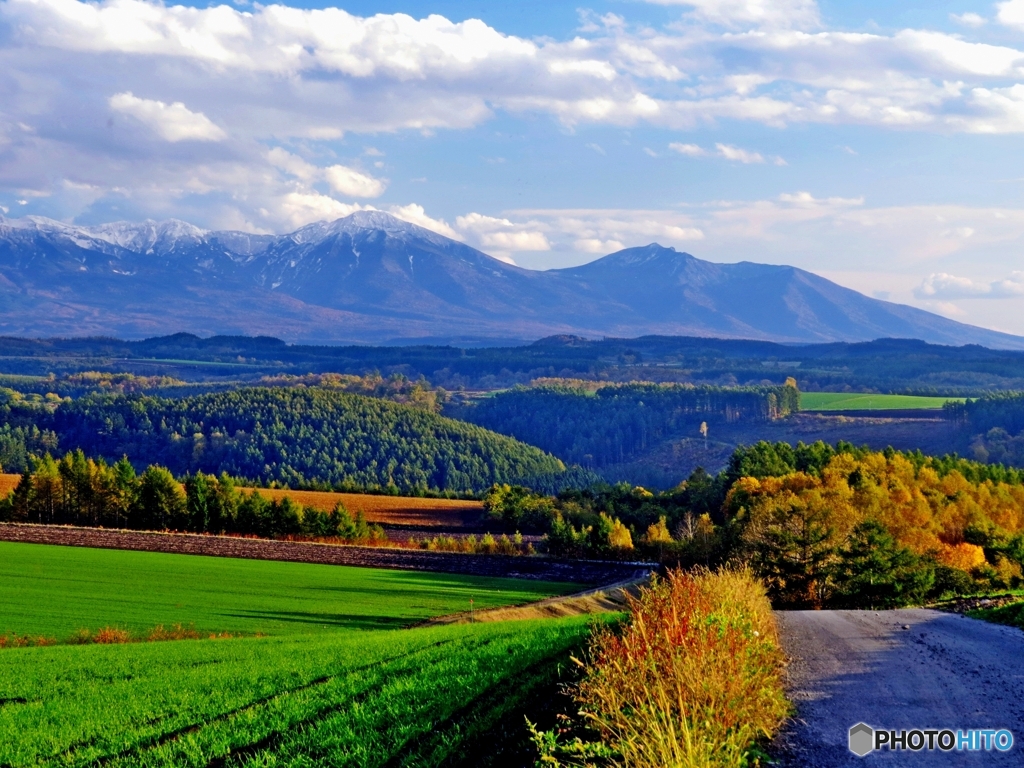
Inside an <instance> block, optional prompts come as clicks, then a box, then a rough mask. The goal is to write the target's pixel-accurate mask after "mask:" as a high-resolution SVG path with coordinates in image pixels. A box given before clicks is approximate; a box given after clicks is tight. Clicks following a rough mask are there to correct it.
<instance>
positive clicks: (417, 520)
mask: <svg viewBox="0 0 1024 768" xmlns="http://www.w3.org/2000/svg"><path fill="white" fill-rule="evenodd" d="M255 490H256V492H257V493H259V494H260V495H262V496H265V497H266V498H268V499H271V500H280V499H283V498H284V497H285V496H287V497H288V498H290V499H291V500H292V501H294V502H295V503H296V504H301V505H302V506H304V507H313V508H315V509H320V510H323V511H324V512H330V511H331V510H332V509H334V506H335V505H336V504H337V503H338V502H339V501H340V502H341V503H342V504H344V505H345V509H347V510H348V511H349V512H350V513H351V514H352V515H353V516H354V515H355V514H356V513H357V512H362V513H363V517H365V518H366V522H368V523H372V524H376V525H407V526H413V527H417V528H441V527H444V528H463V527H471V526H474V525H476V524H477V523H478V522H479V520H480V516H481V515H482V514H483V511H484V505H483V502H479V501H463V500H458V499H422V498H418V497H413V496H374V495H372V494H367V493H330V492H327V491H291V490H286V489H281V488H257V489H255Z"/></svg>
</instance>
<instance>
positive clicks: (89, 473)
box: [0, 450, 384, 541]
mask: <svg viewBox="0 0 1024 768" xmlns="http://www.w3.org/2000/svg"><path fill="white" fill-rule="evenodd" d="M33 465H34V466H33V468H32V470H31V471H29V470H26V471H25V473H24V474H23V475H22V477H21V480H20V481H19V483H18V485H17V487H16V488H15V489H14V491H12V492H11V494H10V495H9V496H8V497H7V498H6V499H3V500H0V520H4V521H10V522H31V523H46V524H64V525H87V526H98V527H116V528H131V529H136V530H176V531H190V532H194V533H216V534H222V533H229V534H239V535H250V536H261V537H265V538H281V537H291V536H305V537H309V538H317V539H324V538H326V539H341V540H345V541H373V540H379V539H383V538H384V532H383V530H382V529H380V528H379V527H378V526H370V525H367V523H366V522H365V520H363V518H362V514H361V513H360V514H358V515H357V516H356V517H355V518H354V519H353V517H352V516H351V515H350V514H349V513H348V511H347V510H345V508H344V507H343V506H342V505H341V504H340V503H339V504H338V506H336V507H335V508H334V509H333V510H331V511H330V512H324V511H322V510H318V509H314V508H312V507H305V508H304V507H302V506H300V505H298V504H295V503H294V502H293V501H292V500H291V499H289V498H287V497H285V498H283V499H281V500H269V499H267V498H266V497H264V496H262V495H261V494H259V493H258V492H253V491H250V492H244V491H242V490H240V489H239V488H238V487H236V485H235V483H234V481H233V480H232V479H231V477H229V476H228V475H227V474H222V475H221V476H220V477H214V476H212V475H206V474H203V473H195V474H190V475H188V476H186V477H185V478H184V481H183V482H179V481H178V480H176V479H175V477H174V475H172V474H171V472H170V471H169V470H167V469H166V468H165V467H160V466H155V465H154V466H150V467H148V468H147V469H146V470H145V471H144V472H143V473H142V474H136V471H135V468H134V467H133V466H132V464H131V462H130V461H128V459H127V458H122V459H120V460H119V461H117V462H116V463H114V464H107V462H105V461H104V460H103V459H98V460H93V459H90V458H87V457H86V456H85V454H84V453H83V452H82V451H80V450H79V451H73V452H69V453H67V454H65V455H64V456H63V457H62V458H60V459H59V460H55V459H53V458H52V457H51V456H50V455H49V454H47V455H45V456H43V457H42V458H41V459H38V460H36V461H34V462H33Z"/></svg>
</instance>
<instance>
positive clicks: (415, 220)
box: [388, 203, 463, 240]
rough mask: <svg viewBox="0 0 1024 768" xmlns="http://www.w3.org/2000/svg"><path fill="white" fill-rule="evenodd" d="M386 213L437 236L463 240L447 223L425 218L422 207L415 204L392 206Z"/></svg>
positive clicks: (442, 220)
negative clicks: (435, 233)
mask: <svg viewBox="0 0 1024 768" xmlns="http://www.w3.org/2000/svg"><path fill="white" fill-rule="evenodd" d="M388 212H389V213H391V214H393V215H394V216H397V217H398V218H400V219H402V220H403V221H408V222H409V223H410V224H416V225H417V226H420V227H423V228H424V229H429V230H431V231H432V232H437V234H439V235H444V236H445V237H450V238H451V239H452V240H462V239H463V237H462V235H461V234H459V233H458V232H456V231H455V230H454V229H452V228H451V226H450V225H449V224H448V222H446V221H445V220H444V219H434V218H431V217H430V216H427V213H426V211H425V210H424V208H423V206H422V205H418V204H417V203H410V204H409V205H392V206H391V207H390V208H388Z"/></svg>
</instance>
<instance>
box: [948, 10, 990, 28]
mask: <svg viewBox="0 0 1024 768" xmlns="http://www.w3.org/2000/svg"><path fill="white" fill-rule="evenodd" d="M949 18H951V19H952V20H953V21H955V22H956V23H957V24H960V25H962V26H964V27H971V28H973V29H977V28H978V27H983V26H985V24H987V23H988V21H987V19H985V17H984V16H979V15H978V14H976V13H960V14H956V13H951V14H949Z"/></svg>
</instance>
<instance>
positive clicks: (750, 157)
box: [715, 144, 764, 164]
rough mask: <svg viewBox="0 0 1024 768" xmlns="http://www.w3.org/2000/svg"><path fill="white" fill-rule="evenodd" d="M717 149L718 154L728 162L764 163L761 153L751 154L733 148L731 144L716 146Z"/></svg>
mask: <svg viewBox="0 0 1024 768" xmlns="http://www.w3.org/2000/svg"><path fill="white" fill-rule="evenodd" d="M715 149H717V150H718V154H720V155H721V156H722V157H724V158H725V159H726V160H734V161H737V162H740V163H744V164H747V163H763V162H764V157H763V156H762V155H761V153H760V152H749V151H747V150H745V149H740V148H739V147H733V146H730V145H729V144H715Z"/></svg>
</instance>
